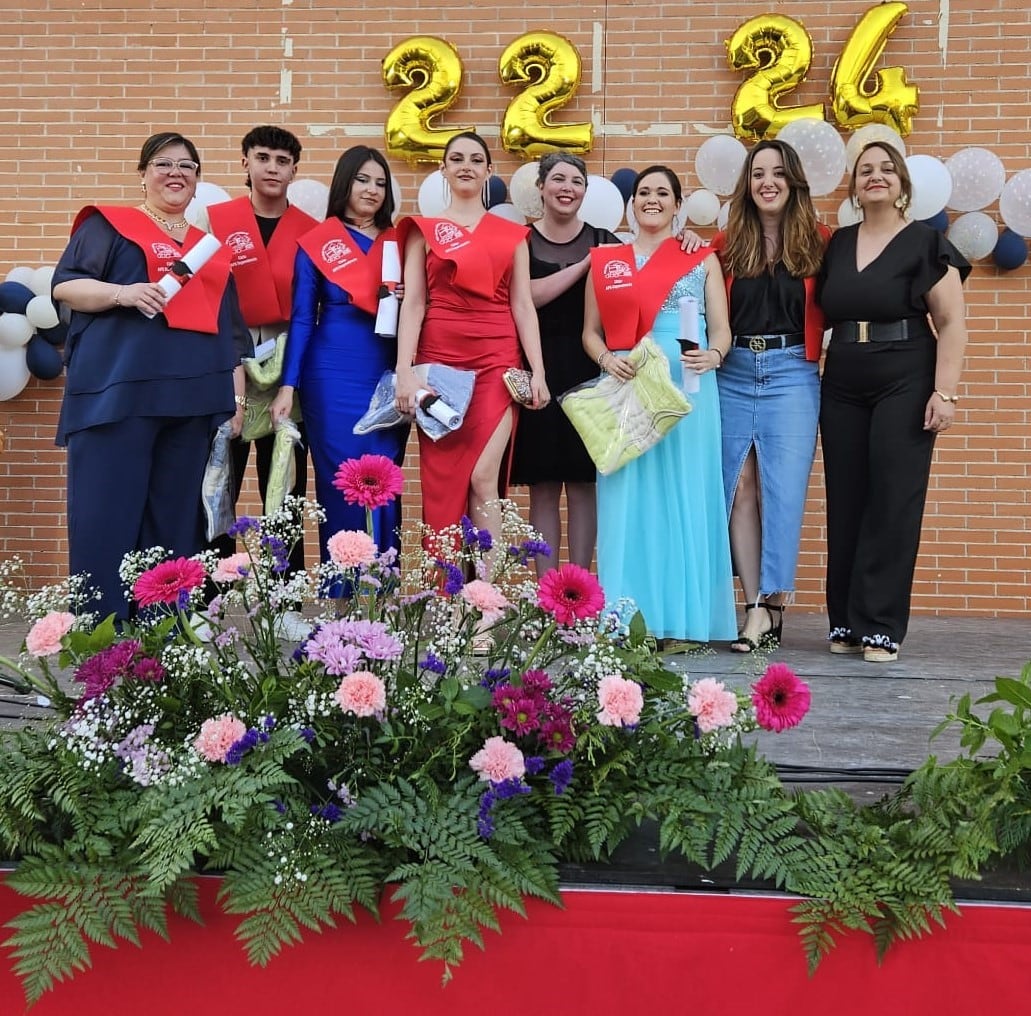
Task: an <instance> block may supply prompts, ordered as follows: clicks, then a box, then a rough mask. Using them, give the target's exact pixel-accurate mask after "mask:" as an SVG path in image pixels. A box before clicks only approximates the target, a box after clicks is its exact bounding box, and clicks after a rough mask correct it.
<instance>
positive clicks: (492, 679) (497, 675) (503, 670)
mask: <svg viewBox="0 0 1031 1016" xmlns="http://www.w3.org/2000/svg"><path fill="white" fill-rule="evenodd" d="M511 673H512V671H511V670H509V668H508V667H497V668H492V669H491V670H485V671H484V672H483V677H481V678H480V687H482V688H486V689H487V690H488V691H493V690H494V689H495V688H496V687H497V686H498V685H499V684H500V683H501V682H502V681H507V680H508V678H509V675H510V674H511Z"/></svg>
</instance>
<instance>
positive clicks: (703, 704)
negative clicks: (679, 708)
mask: <svg viewBox="0 0 1031 1016" xmlns="http://www.w3.org/2000/svg"><path fill="white" fill-rule="evenodd" d="M687 708H688V709H689V710H690V712H691V715H692V716H693V717H694V718H695V721H696V722H697V723H698V729H699V730H700V731H701V732H702V733H703V734H708V733H710V732H711V731H713V730H718V729H719V728H720V727H726V726H729V724H730V723H731V721H732V720H733V719H734V714H735V713H736V712H737V696H736V695H735V694H734V693H733V692H732V691H727V689H726V687H725V686H724V684H723V682H722V681H717V680H716V679H715V678H713V677H705V678H702V680H701V681H698V682H697V683H696V684H694V685H693V686H692V688H691V690H690V691H689V692H688V693H687Z"/></svg>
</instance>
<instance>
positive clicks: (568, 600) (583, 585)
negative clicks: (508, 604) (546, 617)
mask: <svg viewBox="0 0 1031 1016" xmlns="http://www.w3.org/2000/svg"><path fill="white" fill-rule="evenodd" d="M537 603H538V604H539V606H540V607H541V608H542V609H544V610H546V611H547V612H548V613H549V614H551V615H552V616H553V617H554V618H555V620H556V621H558V623H559V624H573V623H575V622H576V621H579V620H582V619H583V618H585V617H595V616H597V614H598V612H599V611H600V610H601V608H602V607H604V606H605V593H604V592H603V591H602V588H601V584H600V583H599V582H598V580H597V579H596V578H595V577H594V576H593V575H592V574H591V573H590V572H589V571H588V570H587V569H586V568H581V567H580V566H579V565H578V564H564V565H561V566H559V567H558V568H554V569H552V570H551V571H549V572H546V573H545V575H544V577H543V578H542V579H541V581H540V585H539V586H538V587H537Z"/></svg>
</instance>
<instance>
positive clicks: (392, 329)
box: [373, 240, 401, 339]
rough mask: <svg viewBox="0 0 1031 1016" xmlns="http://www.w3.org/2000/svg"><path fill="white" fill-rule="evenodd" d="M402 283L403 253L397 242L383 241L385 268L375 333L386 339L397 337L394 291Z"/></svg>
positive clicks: (382, 274)
mask: <svg viewBox="0 0 1031 1016" xmlns="http://www.w3.org/2000/svg"><path fill="white" fill-rule="evenodd" d="M400 281H401V253H400V251H399V250H398V247H397V241H396V240H384V241H383V266H382V268H381V269H380V287H379V307H378V308H377V310H376V324H375V327H374V329H373V330H374V331H375V333H376V334H377V335H382V336H383V337H384V338H386V339H393V338H396V337H397V316H398V306H397V297H396V296H395V295H394V290H395V289H396V288H397V286H398V283H400Z"/></svg>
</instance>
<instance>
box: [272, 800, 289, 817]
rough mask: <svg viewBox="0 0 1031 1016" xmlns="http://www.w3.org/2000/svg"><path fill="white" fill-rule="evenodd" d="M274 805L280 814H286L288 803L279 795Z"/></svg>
mask: <svg viewBox="0 0 1031 1016" xmlns="http://www.w3.org/2000/svg"><path fill="white" fill-rule="evenodd" d="M272 807H273V808H275V809H276V811H277V812H279V814H280V815H285V814H286V805H285V804H284V803H283V802H282V801H281V800H280V799H279V798H278V797H277V798H276V799H275V800H274V801H273V802H272Z"/></svg>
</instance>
